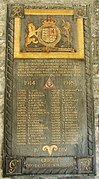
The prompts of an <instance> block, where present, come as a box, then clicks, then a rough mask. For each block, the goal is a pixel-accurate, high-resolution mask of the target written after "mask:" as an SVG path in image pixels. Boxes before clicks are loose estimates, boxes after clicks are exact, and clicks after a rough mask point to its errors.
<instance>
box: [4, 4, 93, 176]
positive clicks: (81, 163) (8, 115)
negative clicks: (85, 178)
mask: <svg viewBox="0 0 99 179" xmlns="http://www.w3.org/2000/svg"><path fill="white" fill-rule="evenodd" d="M25 8H26V7H25ZM31 8H32V7H31ZM76 8H77V7H76ZM89 11H90V8H89V6H87V11H86V13H87V15H86V16H87V18H84V31H85V33H84V36H85V43H84V44H85V67H86V72H85V73H86V99H87V104H86V105H87V126H88V128H87V132H88V156H86V157H84V158H75V157H73V158H74V160H75V162H76V167H75V164H74V166H73V167H72V168H68V166H67V167H66V168H65V169H64V168H63V169H62V168H59V169H55V168H53V169H51V170H50V171H49V169H41V170H39V169H38V170H37V172H38V174H65V175H66V174H70V175H71V176H72V175H78V173H79V174H86V175H90V174H91V175H92V174H95V166H94V160H93V156H94V137H93V134H94V131H93V128H94V121H93V109H94V108H93V96H92V79H91V72H92V69H91V67H92V62H91V59H92V49H91V38H90V37H91V30H90V27H91V22H90V17H89ZM22 13H23V11H22ZM8 14H10V12H9V11H8ZM19 15H20V17H19ZM19 15H18V14H17V16H18V18H16V15H15V19H17V20H20V18H23V16H24V14H23V15H21V14H19ZM81 15H82V14H81ZM84 16H85V14H84ZM76 19H77V13H76V15H75V20H76ZM7 29H8V31H7V34H8V35H7V56H6V58H7V60H6V91H5V151H4V160H5V161H4V176H12V175H17V174H18V175H22V174H24V173H23V170H22V166H23V162H24V157H23V158H21V157H19V158H18V159H17V158H15V156H12V111H13V100H12V99H13V63H14V17H13V16H11V14H10V17H8V25H7ZM9 167H10V169H12V173H9V171H8V169H9ZM13 167H15V168H14V169H15V170H13ZM17 167H18V168H17ZM20 168H21V169H20ZM37 172H36V174H37ZM29 174H31V173H29Z"/></svg>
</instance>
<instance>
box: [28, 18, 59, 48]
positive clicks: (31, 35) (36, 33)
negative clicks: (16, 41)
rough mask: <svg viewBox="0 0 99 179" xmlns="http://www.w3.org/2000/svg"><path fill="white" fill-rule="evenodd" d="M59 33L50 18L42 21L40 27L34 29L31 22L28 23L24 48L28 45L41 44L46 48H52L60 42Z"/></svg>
mask: <svg viewBox="0 0 99 179" xmlns="http://www.w3.org/2000/svg"><path fill="white" fill-rule="evenodd" d="M60 39H61V33H60V30H59V28H58V27H57V26H56V22H55V20H54V19H52V18H51V17H50V16H48V18H47V19H44V20H42V26H41V27H39V28H38V29H36V27H35V25H34V24H33V23H32V22H28V24H27V30H26V34H25V47H26V48H27V47H28V45H29V44H31V43H34V44H38V43H40V44H42V45H43V46H45V47H46V48H54V47H55V45H56V44H57V43H58V42H59V41H60Z"/></svg>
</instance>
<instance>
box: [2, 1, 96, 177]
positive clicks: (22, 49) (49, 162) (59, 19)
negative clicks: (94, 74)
mask: <svg viewBox="0 0 99 179" xmlns="http://www.w3.org/2000/svg"><path fill="white" fill-rule="evenodd" d="M89 11H90V8H89V7H87V6H84V7H83V6H78V7H77V6H72V7H57V6H54V7H53V8H52V7H33V6H27V5H21V4H15V5H14V4H13V5H9V6H8V17H7V18H8V19H7V55H6V91H5V145H4V176H13V175H30V174H31V175H32V174H33V175H37V174H44V175H45V174H49V175H50V174H51V175H52V174H53V175H54V174H65V175H69V176H77V175H83V174H84V175H94V174H95V162H94V158H95V154H94V118H93V95H92V82H91V63H92V62H91V61H92V59H91V39H90V35H91V31H90V13H89Z"/></svg>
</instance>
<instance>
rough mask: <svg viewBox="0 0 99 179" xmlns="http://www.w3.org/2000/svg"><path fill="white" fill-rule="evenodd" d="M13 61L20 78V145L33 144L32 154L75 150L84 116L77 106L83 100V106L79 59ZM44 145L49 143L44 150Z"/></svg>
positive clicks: (18, 131)
mask: <svg viewBox="0 0 99 179" xmlns="http://www.w3.org/2000/svg"><path fill="white" fill-rule="evenodd" d="M15 63H16V76H17V79H18V81H19V82H18V83H17V93H16V100H17V106H16V109H17V111H16V112H17V131H16V134H17V145H18V146H19V148H20V147H21V146H22V145H24V146H28V147H29V146H30V145H33V148H32V149H31V155H32V154H34V155H39V154H41V153H42V155H47V156H48V155H57V154H59V155H63V154H64V155H67V153H68V152H70V154H72V153H73V152H74V153H75V151H76V150H77V149H76V146H77V145H79V141H80V140H82V138H83V133H82V134H81V132H80V131H81V130H82V128H83V123H82V122H80V121H83V119H84V118H86V115H85V113H84V114H83V115H82V116H81V115H80V113H81V110H82V109H81V108H80V106H79V104H81V103H82V104H83V109H85V101H82V100H83V93H85V89H84V87H83V84H84V83H85V81H84V76H82V74H83V75H84V73H83V67H82V64H81V61H74V60H66V59H60V60H59V59H54V60H53V59H49V60H47V59H33V60H26V61H25V62H24V61H23V60H21V61H16V62H15ZM82 83H83V84H82ZM85 123H86V121H85ZM86 132H87V131H85V134H86ZM83 141H84V142H85V141H86V136H85V135H84V138H83ZM66 145H67V146H66ZM38 146H39V147H38ZM44 146H48V147H47V148H46V151H45V150H43V147H44ZM51 146H57V150H56V151H54V150H53V149H52V150H50V149H51ZM27 150H28V149H27ZM25 151H26V150H25Z"/></svg>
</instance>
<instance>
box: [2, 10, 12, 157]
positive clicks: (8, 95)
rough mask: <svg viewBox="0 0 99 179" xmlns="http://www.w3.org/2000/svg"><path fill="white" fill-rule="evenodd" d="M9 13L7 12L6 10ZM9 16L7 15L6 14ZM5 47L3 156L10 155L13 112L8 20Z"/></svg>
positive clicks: (9, 23) (10, 43)
mask: <svg viewBox="0 0 99 179" xmlns="http://www.w3.org/2000/svg"><path fill="white" fill-rule="evenodd" d="M8 12H9V10H8ZM8 14H9V13H8ZM7 34H8V35H7V38H6V41H7V46H6V49H7V51H6V69H5V74H6V76H5V78H6V80H5V83H6V85H5V130H4V132H5V143H4V148H5V153H6V154H5V155H6V156H11V155H12V111H13V59H14V57H13V55H14V54H13V49H14V47H13V43H14V21H13V18H9V16H8V23H7Z"/></svg>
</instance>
